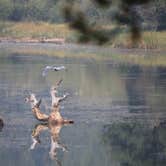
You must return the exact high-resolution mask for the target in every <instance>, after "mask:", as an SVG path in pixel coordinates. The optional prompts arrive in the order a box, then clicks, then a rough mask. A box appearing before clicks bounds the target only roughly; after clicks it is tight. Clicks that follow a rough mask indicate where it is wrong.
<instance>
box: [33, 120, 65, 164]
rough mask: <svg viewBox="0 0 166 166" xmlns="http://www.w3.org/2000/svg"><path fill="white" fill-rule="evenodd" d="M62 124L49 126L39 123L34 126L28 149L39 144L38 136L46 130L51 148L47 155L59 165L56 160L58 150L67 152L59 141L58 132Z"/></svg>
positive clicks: (48, 124)
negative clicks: (48, 133)
mask: <svg viewBox="0 0 166 166" xmlns="http://www.w3.org/2000/svg"><path fill="white" fill-rule="evenodd" d="M63 126H64V124H50V123H40V124H37V125H36V126H35V128H34V129H33V131H32V134H31V136H32V144H31V146H30V149H31V150H33V149H35V147H36V145H37V144H40V143H41V141H40V134H41V132H43V131H46V130H48V131H49V132H50V138H51V146H50V151H49V155H50V158H51V159H55V160H56V161H57V163H58V165H61V164H60V161H59V160H58V158H57V151H58V149H61V150H62V151H63V152H66V151H67V147H66V146H65V145H64V144H63V143H61V141H60V136H59V135H60V131H61V129H62V127H63Z"/></svg>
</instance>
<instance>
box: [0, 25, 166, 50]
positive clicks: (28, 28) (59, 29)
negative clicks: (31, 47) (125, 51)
mask: <svg viewBox="0 0 166 166" xmlns="http://www.w3.org/2000/svg"><path fill="white" fill-rule="evenodd" d="M77 36H78V33H77V32H75V31H74V30H71V29H70V28H69V26H68V25H67V24H51V23H46V22H0V40H1V41H3V40H8V41H10V40H11V41H24V42H26V41H28V40H29V41H32V42H33V41H34V42H35V41H36V42H38V41H39V42H40V41H42V40H43V39H50V40H51V39H64V40H65V42H67V43H75V42H76V41H77ZM130 43H131V41H130V39H129V37H128V35H127V34H120V35H118V36H117V37H116V38H115V40H113V41H112V42H110V46H112V47H116V48H130ZM138 48H144V49H162V50H166V31H162V32H150V31H147V32H143V33H142V40H141V42H140V43H139V45H138Z"/></svg>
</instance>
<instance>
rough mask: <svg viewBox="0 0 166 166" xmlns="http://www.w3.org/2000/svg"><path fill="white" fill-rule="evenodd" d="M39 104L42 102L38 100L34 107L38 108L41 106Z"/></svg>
mask: <svg viewBox="0 0 166 166" xmlns="http://www.w3.org/2000/svg"><path fill="white" fill-rule="evenodd" d="M41 102H42V100H41V99H40V100H39V101H38V102H37V104H36V107H39V106H40V104H41Z"/></svg>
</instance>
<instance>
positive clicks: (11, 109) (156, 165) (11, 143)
mask: <svg viewBox="0 0 166 166" xmlns="http://www.w3.org/2000/svg"><path fill="white" fill-rule="evenodd" d="M5 49H6V50H7V49H8V46H6V48H5ZM85 50H86V49H85ZM81 51H83V49H82V50H81ZM86 51H87V50H86ZM85 53H86V52H85ZM52 64H56V65H65V66H66V67H67V71H60V72H51V71H50V72H49V73H48V75H47V77H42V75H41V72H42V69H43V68H44V67H45V65H52ZM60 78H62V79H63V84H62V85H61V86H60V88H59V95H63V94H64V93H69V94H70V97H69V98H68V99H67V100H66V101H65V102H63V103H62V105H61V113H62V115H63V116H64V117H66V118H69V119H73V120H74V121H75V124H73V125H70V126H62V128H61V131H60V134H59V137H60V142H61V143H63V144H64V145H65V146H66V147H67V149H68V150H67V151H63V150H62V149H57V154H56V157H54V158H52V157H51V156H50V155H49V151H50V146H51V141H50V132H49V130H47V131H43V132H42V133H41V134H40V140H41V143H40V144H37V145H36V147H35V149H34V150H30V146H31V144H32V139H31V134H32V131H33V130H34V128H35V126H36V125H37V124H39V122H38V121H37V120H35V118H34V117H33V115H32V113H31V109H30V106H29V105H28V104H27V103H25V101H24V98H25V96H26V95H27V93H28V92H34V93H36V94H37V96H38V97H41V98H42V99H43V100H42V101H43V103H42V111H43V112H45V113H49V110H47V109H46V108H45V105H46V103H47V104H48V105H49V104H50V95H49V88H50V86H51V85H54V84H55V83H56V82H57V81H58V80H59V79H60ZM0 116H1V117H3V120H4V122H5V126H4V128H3V129H2V131H1V132H0V165H5V166H22V165H24V166H47V165H50V166H53V165H62V166H101V165H103V166H165V165H166V68H163V67H141V66H132V65H123V64H114V63H113V62H111V61H107V62H106V61H101V62H100V61H97V62H96V61H95V60H89V59H84V60H83V59H81V58H80V59H79V58H77V59H72V58H56V57H54V58H53V57H49V56H47V55H46V56H39V55H38V56H32V55H23V54H14V53H7V51H5V52H4V49H3V51H2V52H1V53H0Z"/></svg>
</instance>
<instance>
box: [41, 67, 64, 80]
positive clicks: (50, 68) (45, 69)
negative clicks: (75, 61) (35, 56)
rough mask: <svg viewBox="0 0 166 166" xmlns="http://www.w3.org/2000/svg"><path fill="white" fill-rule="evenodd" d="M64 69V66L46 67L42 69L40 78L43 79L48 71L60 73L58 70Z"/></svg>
mask: <svg viewBox="0 0 166 166" xmlns="http://www.w3.org/2000/svg"><path fill="white" fill-rule="evenodd" d="M65 69H66V67H65V66H54V65H52V66H46V67H45V68H44V69H43V72H42V76H43V77H45V76H46V75H47V73H48V71H49V70H52V71H60V70H65Z"/></svg>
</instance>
